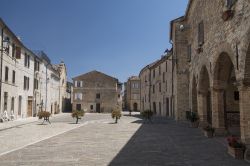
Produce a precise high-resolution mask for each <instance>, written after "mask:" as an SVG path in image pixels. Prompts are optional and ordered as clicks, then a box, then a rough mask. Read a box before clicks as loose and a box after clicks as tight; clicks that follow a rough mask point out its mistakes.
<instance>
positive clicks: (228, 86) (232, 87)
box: [213, 53, 240, 136]
mask: <svg viewBox="0 0 250 166" xmlns="http://www.w3.org/2000/svg"><path fill="white" fill-rule="evenodd" d="M213 88H214V90H213V114H214V115H215V116H214V119H213V126H214V127H215V128H217V132H218V134H225V132H229V133H230V134H232V135H238V136H240V110H239V100H240V98H239V90H238V87H237V82H236V76H235V69H234V65H233V63H232V61H231V59H230V57H229V55H228V54H227V53H222V54H220V56H219V58H218V60H217V61H216V64H215V70H214V78H213ZM223 130H224V131H223Z"/></svg>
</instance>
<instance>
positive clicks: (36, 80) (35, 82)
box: [34, 78, 38, 89]
mask: <svg viewBox="0 0 250 166" xmlns="http://www.w3.org/2000/svg"><path fill="white" fill-rule="evenodd" d="M34 89H38V79H36V78H35V79H34Z"/></svg>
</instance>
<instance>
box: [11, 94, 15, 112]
mask: <svg viewBox="0 0 250 166" xmlns="http://www.w3.org/2000/svg"><path fill="white" fill-rule="evenodd" d="M14 104H15V98H14V97H12V98H11V108H10V110H11V111H13V112H14Z"/></svg>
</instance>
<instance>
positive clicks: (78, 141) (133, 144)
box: [0, 115, 249, 166]
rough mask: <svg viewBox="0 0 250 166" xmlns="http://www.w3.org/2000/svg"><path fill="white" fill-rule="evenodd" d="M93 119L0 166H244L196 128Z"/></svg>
mask: <svg viewBox="0 0 250 166" xmlns="http://www.w3.org/2000/svg"><path fill="white" fill-rule="evenodd" d="M66 119H67V118H65V120H62V119H61V120H59V122H58V123H62V121H67V120H66ZM93 119H94V121H93V120H91V121H89V123H88V124H87V125H84V126H82V127H79V128H76V129H74V130H71V131H68V132H65V133H63V134H60V135H57V136H55V137H52V138H50V139H46V140H44V141H41V142H38V143H36V144H32V145H30V146H27V147H24V148H23V149H20V150H17V151H14V152H11V153H8V154H5V155H2V156H1V157H0V165H3V166H20V165H25V166H30V165H32V166H33V165H34V166H36V165H39V166H40V165H41V166H42V165H46V166H50V165H51V166H61V165H65V166H81V165H83V166H102V165H103V166H104V165H109V166H120V165H122V166H123V165H124V166H125V165H126V166H158V165H159V166H164V165H166V166H247V165H249V164H247V163H246V162H245V161H238V160H235V159H233V158H232V157H230V156H229V155H228V154H227V152H226V147H225V146H224V145H223V144H222V143H221V142H220V141H218V140H221V139H208V138H205V137H204V136H203V134H202V133H201V131H200V130H199V129H194V128H189V127H188V126H187V125H186V124H183V123H177V122H174V121H172V120H166V119H165V120H163V119H155V120H153V123H146V124H145V123H142V122H143V121H142V120H141V119H140V118H137V117H129V116H123V117H122V119H121V120H120V121H119V123H118V124H114V123H113V119H111V118H110V115H99V116H95V117H94V118H93ZM98 119H101V120H98ZM43 127H44V126H43ZM0 134H1V133H0Z"/></svg>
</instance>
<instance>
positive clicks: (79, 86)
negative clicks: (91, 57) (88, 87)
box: [75, 81, 83, 88]
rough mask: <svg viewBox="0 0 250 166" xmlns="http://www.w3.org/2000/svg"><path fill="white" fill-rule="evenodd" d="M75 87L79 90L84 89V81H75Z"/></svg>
mask: <svg viewBox="0 0 250 166" xmlns="http://www.w3.org/2000/svg"><path fill="white" fill-rule="evenodd" d="M75 87H77V88H81V87H83V82H82V81H75Z"/></svg>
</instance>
